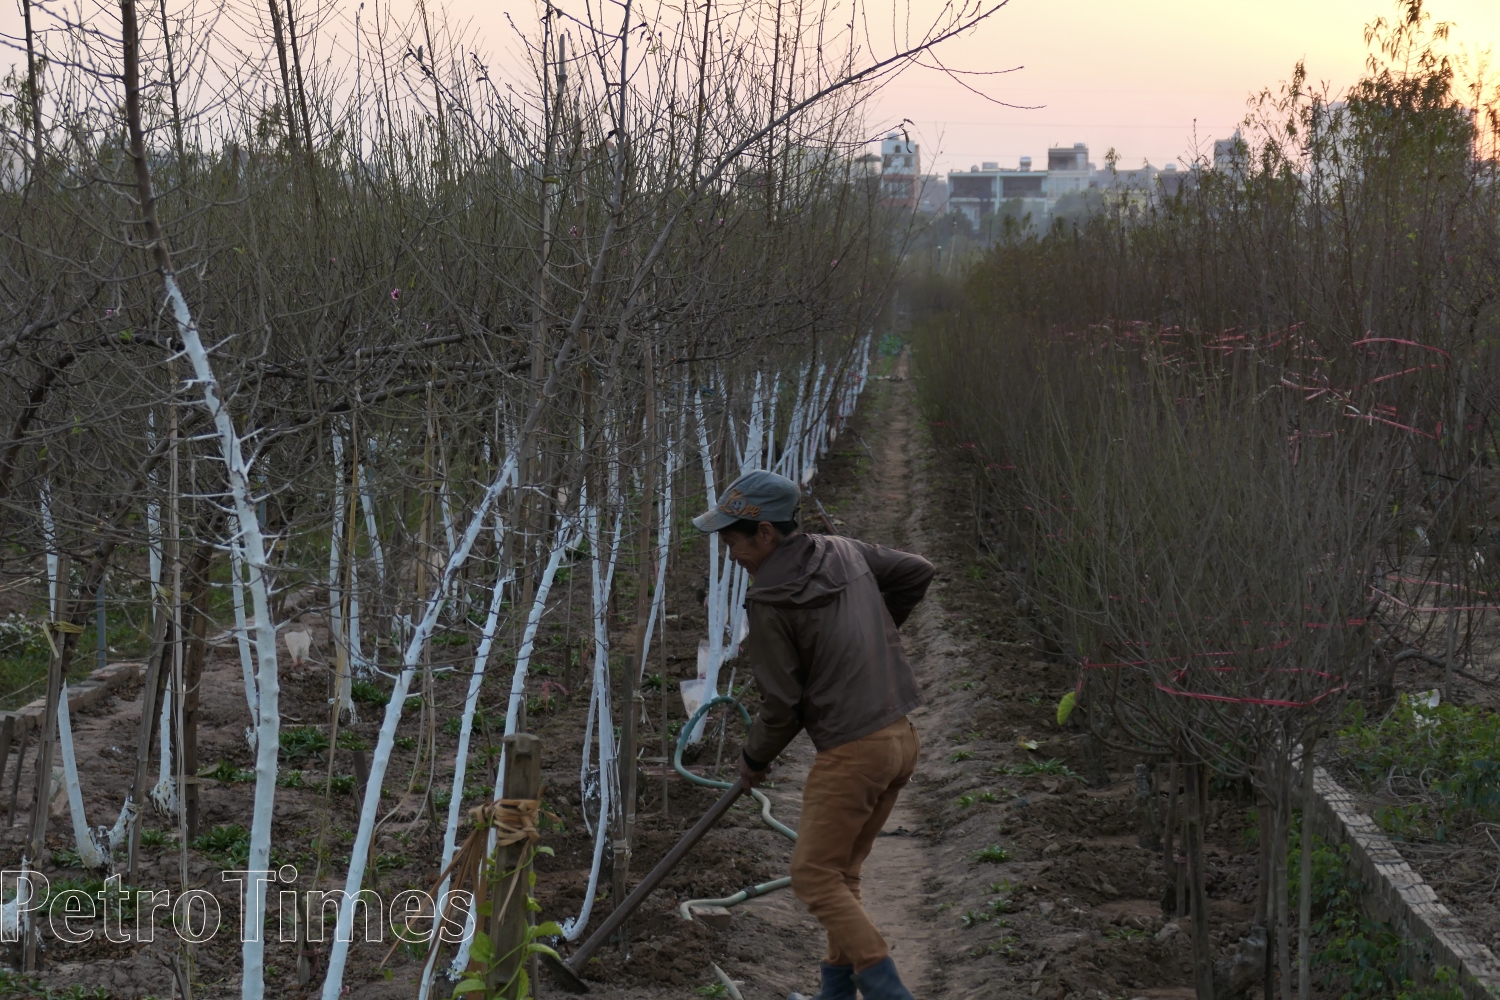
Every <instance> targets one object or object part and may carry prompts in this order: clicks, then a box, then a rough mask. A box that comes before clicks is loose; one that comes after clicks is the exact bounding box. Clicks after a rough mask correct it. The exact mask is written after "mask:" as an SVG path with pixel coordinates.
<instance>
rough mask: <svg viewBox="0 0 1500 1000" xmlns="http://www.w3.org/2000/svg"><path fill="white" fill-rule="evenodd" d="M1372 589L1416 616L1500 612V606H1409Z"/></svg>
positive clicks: (1397, 598) (1391, 595)
mask: <svg viewBox="0 0 1500 1000" xmlns="http://www.w3.org/2000/svg"><path fill="white" fill-rule="evenodd" d="M1370 589H1371V590H1373V591H1375V593H1377V594H1379V595H1380V596H1381V597H1384V598H1386V599H1387V600H1391V601H1394V602H1396V603H1397V604H1399V605H1401V606H1402V607H1403V608H1405V609H1406V610H1408V611H1411V612H1413V613H1415V614H1422V615H1436V614H1442V613H1444V612H1447V611H1500V604H1455V605H1453V606H1452V607H1449V606H1448V605H1446V604H1439V605H1434V606H1432V607H1417V606H1416V605H1412V604H1407V603H1406V602H1405V601H1403V600H1402V599H1401V598H1399V597H1396V596H1395V595H1393V594H1387V593H1386V592H1385V591H1383V590H1381V589H1380V588H1379V587H1371V588H1370Z"/></svg>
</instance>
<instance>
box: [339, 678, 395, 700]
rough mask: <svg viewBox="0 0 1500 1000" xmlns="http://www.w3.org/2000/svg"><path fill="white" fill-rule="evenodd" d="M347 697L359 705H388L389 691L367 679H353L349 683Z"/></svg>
mask: <svg viewBox="0 0 1500 1000" xmlns="http://www.w3.org/2000/svg"><path fill="white" fill-rule="evenodd" d="M349 697H350V698H352V699H353V700H354V701H357V702H359V703H360V704H361V705H388V704H390V701H391V696H390V694H389V692H386V691H382V690H381V689H380V688H378V687H376V686H375V685H374V684H371V683H370V682H369V681H355V682H354V683H353V684H351V685H349Z"/></svg>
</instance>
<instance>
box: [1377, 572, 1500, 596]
mask: <svg viewBox="0 0 1500 1000" xmlns="http://www.w3.org/2000/svg"><path fill="white" fill-rule="evenodd" d="M1385 578H1386V579H1387V580H1394V581H1396V582H1397V583H1410V584H1415V585H1416V586H1418V587H1449V588H1451V589H1453V590H1462V591H1463V592H1464V593H1466V594H1478V595H1480V596H1481V597H1494V596H1495V592H1494V591H1491V590H1475V589H1474V588H1473V587H1465V586H1464V585H1463V584H1461V583H1449V582H1448V581H1446V580H1419V579H1417V578H1416V577H1414V576H1396V575H1394V574H1392V573H1387V574H1386V575H1385ZM1372 589H1373V588H1372ZM1380 593H1382V594H1383V593H1385V591H1380ZM1387 596H1389V595H1387Z"/></svg>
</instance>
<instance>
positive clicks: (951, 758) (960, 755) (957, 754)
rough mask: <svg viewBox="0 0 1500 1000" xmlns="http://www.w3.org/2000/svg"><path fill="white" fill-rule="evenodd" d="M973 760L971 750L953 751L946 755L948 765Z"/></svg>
mask: <svg viewBox="0 0 1500 1000" xmlns="http://www.w3.org/2000/svg"><path fill="white" fill-rule="evenodd" d="M973 759H974V751H972V750H955V751H953V752H952V753H950V754H949V755H948V763H950V764H957V763H959V762H960V761H965V760H973Z"/></svg>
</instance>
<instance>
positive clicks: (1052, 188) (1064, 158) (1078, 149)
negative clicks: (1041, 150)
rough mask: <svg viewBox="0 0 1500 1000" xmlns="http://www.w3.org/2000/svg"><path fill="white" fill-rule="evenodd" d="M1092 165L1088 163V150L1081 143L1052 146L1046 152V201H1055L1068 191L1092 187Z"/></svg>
mask: <svg viewBox="0 0 1500 1000" xmlns="http://www.w3.org/2000/svg"><path fill="white" fill-rule="evenodd" d="M1093 177H1094V165H1093V164H1092V163H1090V162H1089V148H1088V146H1086V145H1084V144H1083V143H1081V142H1075V143H1074V144H1073V145H1072V146H1054V147H1052V148H1051V149H1049V150H1047V185H1046V191H1047V199H1048V200H1049V201H1056V200H1057V199H1059V198H1061V197H1062V196H1063V195H1065V194H1067V193H1068V192H1070V191H1086V190H1088V189H1089V188H1090V187H1093V186H1094V185H1093Z"/></svg>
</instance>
